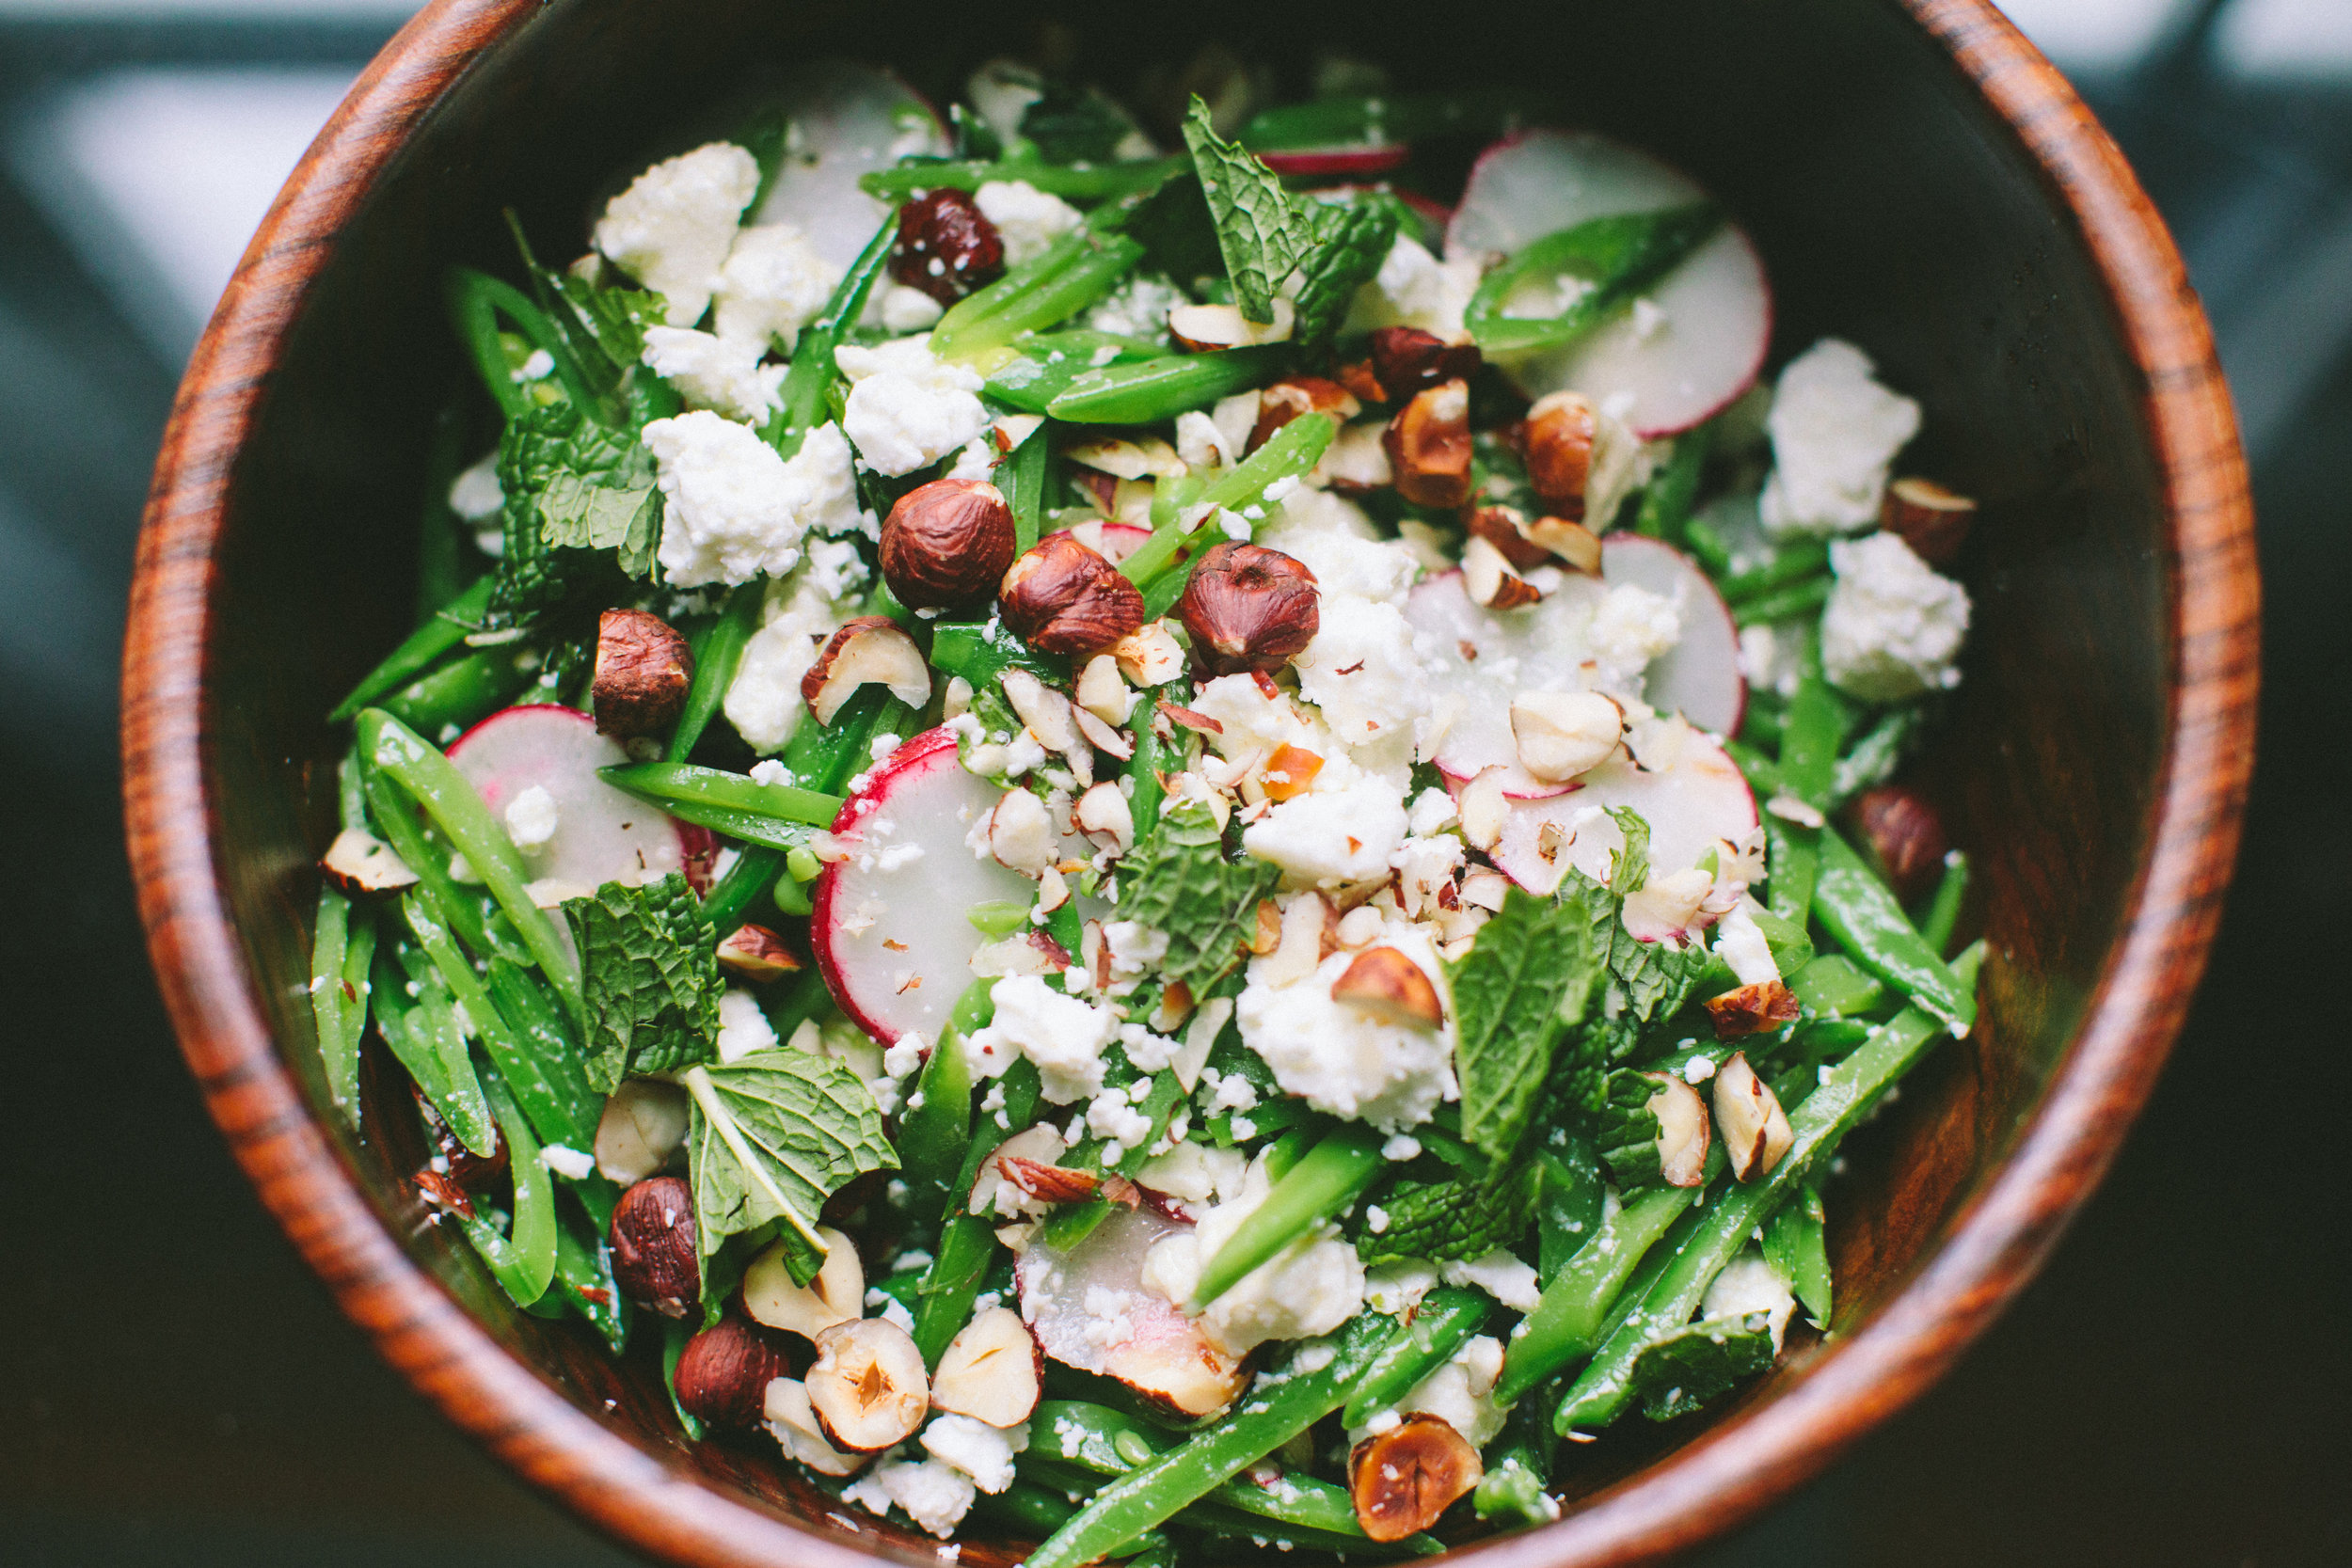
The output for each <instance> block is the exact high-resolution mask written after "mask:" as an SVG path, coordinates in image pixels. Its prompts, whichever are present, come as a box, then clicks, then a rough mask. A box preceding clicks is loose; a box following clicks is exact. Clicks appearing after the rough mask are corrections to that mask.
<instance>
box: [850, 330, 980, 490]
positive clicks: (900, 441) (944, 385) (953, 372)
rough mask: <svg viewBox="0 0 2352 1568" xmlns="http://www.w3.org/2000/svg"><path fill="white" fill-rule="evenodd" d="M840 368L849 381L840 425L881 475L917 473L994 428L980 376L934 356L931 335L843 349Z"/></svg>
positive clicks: (966, 367) (859, 452) (861, 454)
mask: <svg viewBox="0 0 2352 1568" xmlns="http://www.w3.org/2000/svg"><path fill="white" fill-rule="evenodd" d="M834 363H835V364H836V365H838V366H839V367H840V369H841V373H842V374H843V375H846V376H848V377H849V378H850V401H849V404H848V406H847V409H846V410H845V412H844V413H843V415H842V420H841V422H842V426H843V428H844V429H845V430H847V431H848V432H849V436H850V440H851V441H853V442H855V443H856V444H857V450H858V455H859V456H861V457H863V458H864V459H866V463H867V464H868V465H869V466H870V467H873V469H874V470H875V471H876V472H877V473H883V474H890V475H894V476H895V475H898V474H908V473H913V472H914V470H915V469H917V468H920V467H925V466H926V465H928V464H931V463H936V462H938V461H939V460H940V459H941V458H943V457H945V456H946V455H947V454H948V453H949V452H951V451H955V450H956V449H957V448H958V447H961V446H962V445H963V444H964V443H965V442H967V441H970V440H972V439H974V438H975V437H977V436H978V435H979V434H980V432H982V431H983V430H986V429H987V428H988V422H989V415H988V410H987V409H986V408H984V407H982V406H981V405H980V400H979V397H978V393H979V390H980V388H981V386H982V385H983V382H982V379H981V377H980V374H979V372H977V371H975V370H973V369H972V368H971V367H969V366H967V365H958V364H949V363H946V361H943V360H941V359H938V358H935V357H933V356H932V354H931V351H930V334H928V333H925V334H922V335H919V336H916V337H913V338H898V339H894V340H892V341H889V342H886V343H880V344H877V345H875V346H874V347H872V348H862V347H859V346H858V345H857V344H855V343H844V344H842V345H841V346H840V347H839V348H837V349H835V350H834Z"/></svg>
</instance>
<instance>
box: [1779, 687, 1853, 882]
mask: <svg viewBox="0 0 2352 1568" xmlns="http://www.w3.org/2000/svg"><path fill="white" fill-rule="evenodd" d="M1845 736H1846V705H1845V703H1844V701H1843V700H1842V699H1840V698H1839V697H1838V695H1837V694H1836V692H1835V691H1832V690H1831V689H1830V687H1829V683H1828V682H1827V681H1825V680H1823V679H1822V678H1821V677H1820V675H1818V674H1810V675H1807V676H1805V678H1804V681H1802V682H1801V683H1799V685H1798V687H1797V694H1796V695H1795V696H1793V697H1791V698H1789V699H1788V721H1787V722H1786V723H1785V724H1784V725H1783V726H1782V729H1781V734H1780V769H1779V771H1780V787H1781V789H1782V790H1783V791H1785V792H1787V793H1788V794H1789V795H1792V796H1794V797H1795V798H1796V799H1798V800H1802V801H1804V803H1805V804H1806V805H1809V806H1811V807H1812V808H1813V809H1814V810H1816V811H1819V812H1823V813H1826V812H1827V811H1828V810H1829V807H1830V800H1829V791H1830V784H1831V783H1832V781H1833V780H1834V779H1835V777H1836V769H1837V748H1838V745H1839V744H1840V743H1841V742H1842V741H1843V740H1844V739H1845ZM1764 831H1765V834H1766V837H1767V839H1768V840H1769V842H1770V845H1771V860H1770V862H1769V864H1770V865H1771V866H1772V879H1771V880H1770V881H1769V882H1767V883H1766V889H1767V891H1768V893H1769V894H1770V899H1769V902H1770V905H1771V908H1772V912H1773V913H1774V914H1776V915H1778V916H1780V917H1781V919H1783V920H1786V921H1787V922H1788V924H1790V925H1791V926H1795V927H1800V928H1802V927H1804V924H1805V922H1806V920H1807V919H1808V917H1809V916H1810V915H1811V913H1812V911H1813V884H1814V880H1815V879H1816V877H1817V876H1818V875H1819V872H1820V829H1818V828H1807V827H1803V826H1800V825H1799V824H1797V823H1794V822H1790V821H1788V819H1787V818H1785V817H1782V816H1776V815H1772V814H1769V813H1768V814H1767V815H1766V817H1765V822H1764Z"/></svg>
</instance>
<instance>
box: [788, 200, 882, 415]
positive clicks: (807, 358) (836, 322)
mask: <svg viewBox="0 0 2352 1568" xmlns="http://www.w3.org/2000/svg"><path fill="white" fill-rule="evenodd" d="M897 248H898V214H897V213H891V214H887V215H886V216H884V217H883V219H882V227H881V228H880V229H877V230H874V237H873V238H872V239H870V240H868V241H866V248H865V249H864V250H861V251H859V252H858V256H857V260H856V261H851V262H850V270H849V271H847V272H845V273H843V274H842V275H841V281H840V282H838V283H836V284H834V290H833V297H832V298H830V299H828V300H826V301H825V308H824V309H822V310H820V311H818V313H817V319H816V320H814V321H812V322H810V323H809V324H808V325H806V326H803V327H802V328H801V335H800V337H799V338H798V339H797V340H795V341H794V343H793V347H792V367H791V369H789V370H787V371H786V372H784V385H783V386H782V387H780V388H777V392H776V407H775V411H774V412H773V413H771V414H770V415H769V416H768V422H767V423H765V424H763V425H761V426H760V427H759V434H760V437H761V439H763V440H765V441H766V442H767V443H768V444H769V445H770V446H771V447H773V448H775V449H776V452H777V454H778V455H779V456H783V457H791V456H793V455H794V454H795V453H797V452H798V451H800V450H801V442H802V441H803V439H805V438H806V437H807V436H808V433H809V432H810V431H812V430H814V429H816V428H817V427H818V425H820V424H822V423H824V422H825V418H826V404H828V403H829V402H831V400H832V395H833V388H834V382H836V381H838V380H839V379H840V378H841V371H840V368H839V367H838V366H837V365H836V364H834V356H833V354H834V350H835V349H837V348H839V347H840V346H841V341H842V340H843V339H844V338H847V337H848V336H849V335H850V328H851V327H852V326H855V325H857V319H858V317H859V316H861V315H863V314H865V312H866V298H867V296H868V295H870V294H872V293H873V292H874V284H875V282H876V281H877V280H878V279H879V278H880V277H882V274H883V273H884V272H885V271H887V270H888V269H889V266H890V258H891V255H892V253H893V252H895V251H896V250H897Z"/></svg>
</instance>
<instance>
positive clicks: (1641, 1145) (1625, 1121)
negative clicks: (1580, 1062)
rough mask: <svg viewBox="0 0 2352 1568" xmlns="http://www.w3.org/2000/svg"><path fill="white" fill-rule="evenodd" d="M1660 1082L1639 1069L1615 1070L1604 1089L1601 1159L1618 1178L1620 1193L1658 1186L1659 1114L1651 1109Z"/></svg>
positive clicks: (1600, 1131) (1601, 1117) (1599, 1133)
mask: <svg viewBox="0 0 2352 1568" xmlns="http://www.w3.org/2000/svg"><path fill="white" fill-rule="evenodd" d="M1658 1090H1659V1085H1657V1084H1655V1083H1653V1082H1652V1081H1650V1080H1649V1079H1648V1078H1645V1077H1644V1076H1643V1075H1642V1074H1641V1073H1638V1072H1613V1073H1611V1074H1610V1075H1609V1077H1608V1080H1607V1083H1606V1085H1604V1087H1603V1088H1602V1091H1601V1094H1602V1103H1601V1106H1600V1118H1599V1132H1598V1138H1597V1141H1598V1143H1599V1145H1600V1158H1601V1161H1602V1163H1603V1164H1606V1165H1608V1167H1609V1174H1610V1175H1612V1176H1613V1177H1615V1178H1616V1179H1617V1188H1618V1190H1619V1191H1620V1192H1630V1191H1632V1190H1633V1189H1634V1188H1636V1187H1649V1186H1655V1185H1656V1184H1657V1183H1658V1181H1659V1180H1660V1176H1661V1170H1662V1168H1663V1167H1662V1166H1661V1164H1660V1161H1659V1156H1658V1117H1657V1114H1656V1113H1655V1112H1653V1111H1652V1110H1651V1109H1650V1108H1649V1102H1650V1098H1651V1097H1652V1096H1653V1095H1655V1094H1657V1093H1658Z"/></svg>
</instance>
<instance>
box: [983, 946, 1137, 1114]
mask: <svg viewBox="0 0 2352 1568" xmlns="http://www.w3.org/2000/svg"><path fill="white" fill-rule="evenodd" d="M993 999H994V1002H995V1006H996V1016H995V1018H994V1020H993V1022H990V1023H989V1025H988V1026H987V1027H986V1028H984V1029H978V1030H975V1031H974V1032H973V1034H972V1036H971V1037H970V1038H969V1040H968V1041H967V1042H966V1043H967V1044H968V1045H969V1047H970V1049H971V1051H972V1053H973V1054H974V1057H975V1060H976V1061H978V1062H1009V1061H1010V1060H1011V1059H1012V1058H1011V1055H1010V1054H1009V1053H1014V1052H1017V1053H1020V1054H1022V1055H1024V1056H1026V1057H1028V1059H1029V1060H1030V1061H1032V1062H1034V1063H1036V1064H1037V1069H1038V1074H1039V1076H1040V1078H1041V1080H1042V1081H1043V1085H1044V1094H1045V1098H1046V1099H1047V1100H1048V1101H1051V1102H1053V1103H1054V1104H1056V1105H1068V1104H1071V1103H1073V1101H1080V1100H1090V1099H1092V1098H1093V1097H1094V1096H1095V1095H1097V1094H1100V1093H1101V1092H1102V1090H1103V1072H1104V1062H1103V1052H1104V1048H1105V1047H1107V1046H1108V1045H1109V1044H1110V1043H1111V1041H1112V1040H1114V1039H1116V1038H1117V1037H1118V1036H1119V1022H1120V1021H1119V1015H1118V1014H1117V1013H1116V1012H1114V1011H1112V1010H1111V1008H1110V1007H1109V1006H1099V1007H1098V1006H1093V1005H1091V1004H1089V1003H1087V1002H1083V1001H1081V1000H1079V999H1078V998H1077V997H1074V996H1068V995H1065V994H1063V993H1062V992H1061V991H1060V990H1056V989H1055V988H1054V987H1052V986H1050V985H1048V984H1046V982H1045V978H1044V976H1042V975H1038V974H1014V975H1009V976H1007V977H1006V978H1005V979H1002V980H999V981H997V982H996V990H995V992H994V998H993ZM981 1070H983V1071H985V1070H987V1069H985V1068H983V1069H981ZM996 1070H997V1071H1002V1070H1003V1069H1002V1068H1001V1067H999V1068H998V1069H996Z"/></svg>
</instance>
